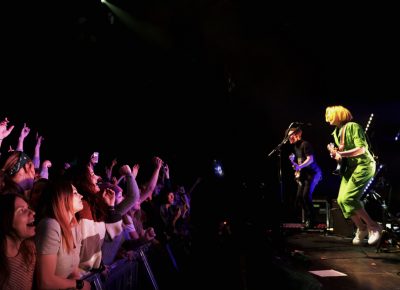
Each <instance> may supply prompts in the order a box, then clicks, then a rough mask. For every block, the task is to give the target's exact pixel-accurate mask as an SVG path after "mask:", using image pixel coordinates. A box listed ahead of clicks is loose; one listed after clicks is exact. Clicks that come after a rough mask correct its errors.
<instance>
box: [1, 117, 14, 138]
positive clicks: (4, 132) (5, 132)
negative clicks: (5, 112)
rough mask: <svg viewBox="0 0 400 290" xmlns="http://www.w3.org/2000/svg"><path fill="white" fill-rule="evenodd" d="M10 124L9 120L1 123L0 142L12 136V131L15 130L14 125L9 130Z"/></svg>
mask: <svg viewBox="0 0 400 290" xmlns="http://www.w3.org/2000/svg"><path fill="white" fill-rule="evenodd" d="M8 122H9V121H8V119H7V118H5V119H4V120H3V121H1V122H0V140H3V139H4V138H6V137H7V136H8V135H10V133H11V131H12V130H13V129H14V125H12V126H10V127H9V128H8V129H7V125H8Z"/></svg>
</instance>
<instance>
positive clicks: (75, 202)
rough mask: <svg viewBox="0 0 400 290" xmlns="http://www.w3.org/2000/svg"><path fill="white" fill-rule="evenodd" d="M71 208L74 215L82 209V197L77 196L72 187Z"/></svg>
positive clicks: (77, 193)
mask: <svg viewBox="0 0 400 290" xmlns="http://www.w3.org/2000/svg"><path fill="white" fill-rule="evenodd" d="M72 193H73V195H74V196H73V197H72V207H73V210H74V214H75V213H77V212H79V211H81V210H82V209H83V203H82V195H80V194H79V192H78V191H77V190H76V187H75V186H73V185H72Z"/></svg>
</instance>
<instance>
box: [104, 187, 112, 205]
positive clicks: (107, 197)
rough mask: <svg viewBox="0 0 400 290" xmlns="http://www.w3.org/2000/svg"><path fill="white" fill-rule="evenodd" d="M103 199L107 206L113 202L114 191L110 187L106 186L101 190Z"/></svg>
mask: <svg viewBox="0 0 400 290" xmlns="http://www.w3.org/2000/svg"><path fill="white" fill-rule="evenodd" d="M103 199H104V201H105V203H106V204H107V205H108V206H114V204H115V192H114V190H112V189H110V188H106V189H105V190H104V192H103Z"/></svg>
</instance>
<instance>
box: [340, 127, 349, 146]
mask: <svg viewBox="0 0 400 290" xmlns="http://www.w3.org/2000/svg"><path fill="white" fill-rule="evenodd" d="M346 127H347V123H346V124H345V125H344V126H343V128H342V132H341V134H340V144H339V151H343V150H344V134H345V132H346Z"/></svg>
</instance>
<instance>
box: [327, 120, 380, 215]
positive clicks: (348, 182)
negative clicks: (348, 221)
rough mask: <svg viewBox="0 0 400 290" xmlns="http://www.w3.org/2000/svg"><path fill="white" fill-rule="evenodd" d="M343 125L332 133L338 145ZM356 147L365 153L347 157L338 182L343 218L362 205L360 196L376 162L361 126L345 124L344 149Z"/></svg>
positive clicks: (351, 123)
mask: <svg viewBox="0 0 400 290" xmlns="http://www.w3.org/2000/svg"><path fill="white" fill-rule="evenodd" d="M343 127H344V126H343ZM343 127H341V128H340V129H339V128H336V129H335V131H333V133H332V135H333V137H334V139H335V143H336V145H337V146H338V147H339V143H340V142H339V136H340V134H341V130H342V129H343ZM356 147H364V148H365V153H364V154H362V155H359V156H356V157H348V158H346V159H347V160H346V161H347V167H346V170H345V173H344V174H343V176H342V180H341V183H340V189H339V194H338V197H337V203H338V205H339V206H340V208H341V210H342V212H343V215H344V217H345V218H350V217H351V216H352V215H354V213H355V211H356V210H358V209H360V208H362V207H363V203H362V202H361V200H360V199H361V197H362V194H363V192H364V189H365V187H366V185H367V184H368V182H369V181H370V180H371V178H372V177H373V176H374V174H375V170H376V163H375V160H374V158H373V156H372V154H371V152H370V151H369V150H368V143H367V139H366V137H365V133H364V130H363V128H362V127H361V126H360V125H359V124H357V123H355V122H348V123H347V124H346V129H345V136H344V149H343V151H347V150H350V149H353V148H356Z"/></svg>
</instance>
